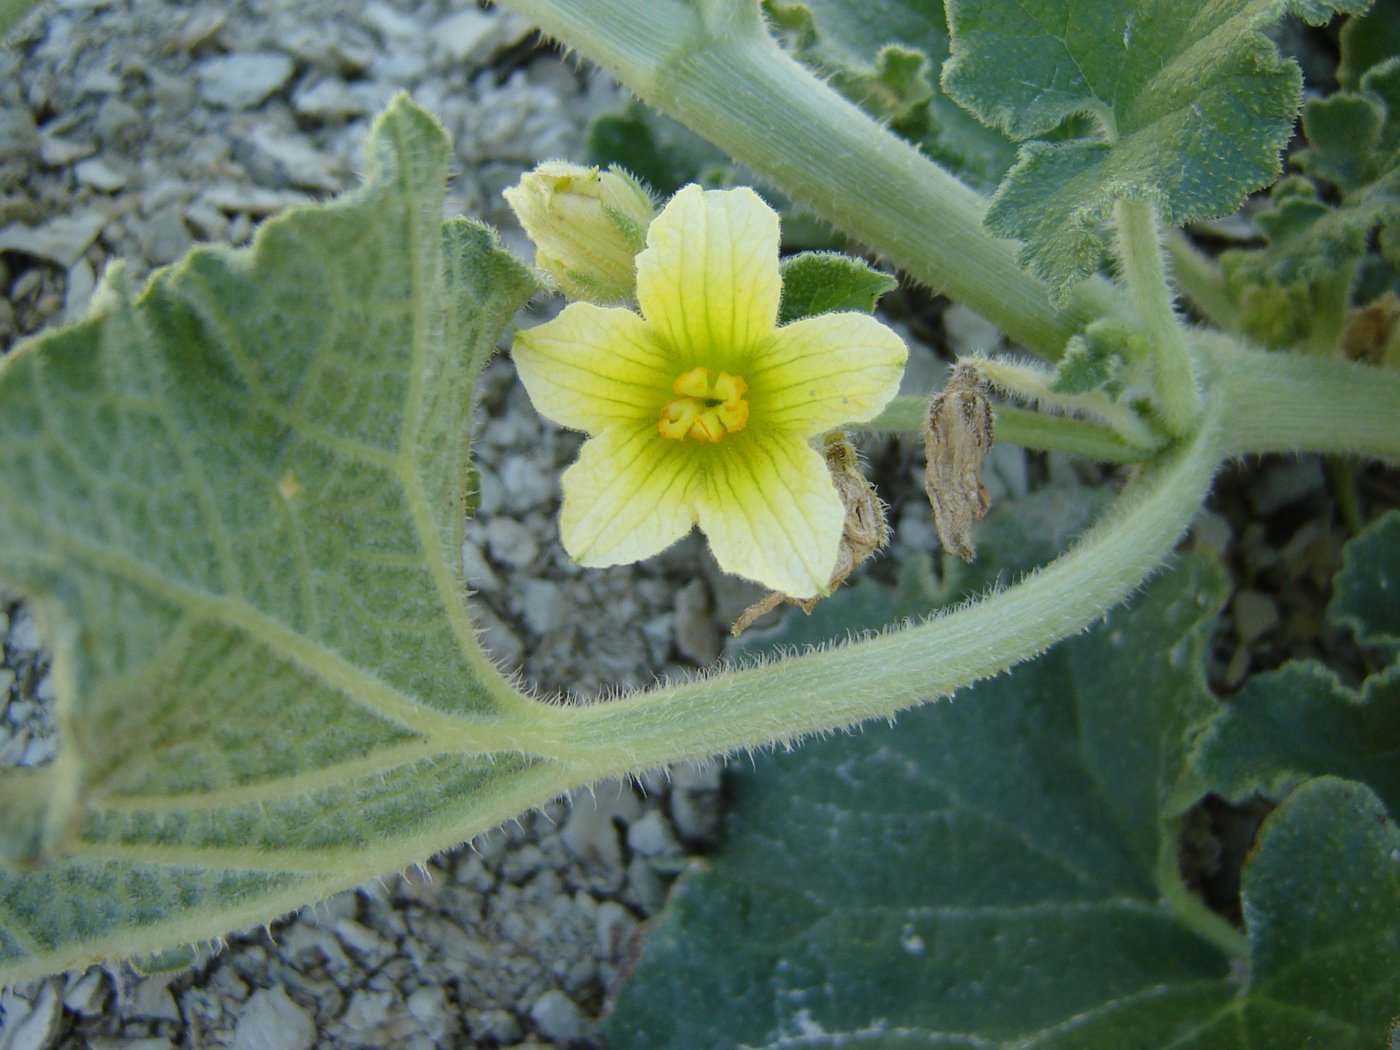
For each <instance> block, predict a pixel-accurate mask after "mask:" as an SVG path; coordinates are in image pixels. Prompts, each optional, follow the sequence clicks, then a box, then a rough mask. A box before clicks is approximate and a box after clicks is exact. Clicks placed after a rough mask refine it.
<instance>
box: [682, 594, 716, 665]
mask: <svg viewBox="0 0 1400 1050" xmlns="http://www.w3.org/2000/svg"><path fill="white" fill-rule="evenodd" d="M713 608H714V607H713V603H712V602H711V601H710V591H709V588H707V587H706V586H705V581H704V580H698V579H697V580H691V581H690V582H689V583H687V584H686V585H685V586H684V587H682V588H681V589H680V590H678V591H677V592H676V599H675V633H676V650H677V651H678V652H679V653H680V654H681V655H682V656H684V657H685V658H686V659H687V660H693V661H695V662H696V663H697V664H701V665H704V664H709V663H713V662H714V661H715V660H716V659H718V658H719V654H720V652H721V651H722V649H723V642H722V641H721V639H720V633H719V628H718V627H717V626H716V624H715V618H714V615H713Z"/></svg>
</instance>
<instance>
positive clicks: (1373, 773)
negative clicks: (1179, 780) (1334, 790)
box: [1191, 661, 1400, 814]
mask: <svg viewBox="0 0 1400 1050" xmlns="http://www.w3.org/2000/svg"><path fill="white" fill-rule="evenodd" d="M1191 764H1192V765H1193V766H1194V767H1195V768H1196V769H1197V770H1198V771H1199V772H1200V773H1201V774H1202V776H1204V777H1205V783H1206V787H1207V789H1208V790H1210V791H1214V792H1215V793H1216V794H1218V795H1222V796H1224V797H1225V798H1228V799H1233V800H1240V799H1244V798H1246V797H1248V796H1249V795H1252V794H1256V793H1257V794H1262V795H1266V796H1268V797H1269V798H1273V799H1281V798H1284V797H1286V796H1287V795H1288V793H1289V792H1290V791H1292V790H1293V789H1294V788H1295V787H1296V786H1297V785H1298V784H1300V783H1302V782H1303V781H1304V780H1307V779H1309V778H1311V777H1318V776H1326V775H1333V776H1339V777H1346V778H1347V779H1349V780H1357V781H1360V782H1362V783H1364V784H1366V785H1368V786H1369V787H1370V788H1371V789H1372V790H1373V791H1375V792H1376V794H1377V795H1379V796H1380V797H1381V799H1382V800H1383V801H1384V802H1385V804H1386V805H1387V806H1389V807H1390V811H1391V813H1394V814H1400V666H1396V667H1391V668H1390V669H1388V670H1387V671H1384V672H1382V673H1380V674H1376V675H1372V676H1371V677H1370V678H1368V679H1367V680H1366V682H1365V684H1364V685H1363V686H1362V688H1361V690H1360V692H1357V691H1355V690H1352V689H1348V688H1347V687H1346V686H1345V685H1343V684H1342V683H1341V682H1340V681H1338V679H1337V676H1336V675H1335V674H1333V673H1332V672H1331V671H1330V670H1328V669H1327V668H1325V667H1323V666H1321V665H1320V664H1316V663H1311V662H1302V661H1299V662H1294V663H1289V664H1285V665H1284V666H1283V667H1281V668H1279V669H1278V670H1277V671H1272V672H1269V673H1267V674H1260V675H1255V676H1254V677H1253V678H1251V679H1250V680H1249V681H1248V682H1246V683H1245V686H1244V688H1243V689H1241V690H1240V692H1239V693H1238V694H1237V695H1236V696H1235V697H1234V698H1233V699H1232V700H1231V701H1230V702H1229V703H1228V704H1226V705H1224V707H1223V709H1222V710H1221V711H1220V713H1219V714H1218V715H1217V716H1216V717H1215V718H1214V719H1213V720H1212V721H1211V723H1210V724H1209V726H1208V727H1207V728H1206V729H1205V731H1204V732H1203V733H1202V734H1201V737H1200V740H1199V742H1198V743H1197V745H1196V750H1195V753H1194V754H1193V755H1192V756H1191Z"/></svg>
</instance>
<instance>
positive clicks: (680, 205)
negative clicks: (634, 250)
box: [637, 185, 783, 373]
mask: <svg viewBox="0 0 1400 1050" xmlns="http://www.w3.org/2000/svg"><path fill="white" fill-rule="evenodd" d="M782 293H783V282H782V278H781V277H780V276H779V274H778V216H777V213H776V212H774V211H773V209H772V208H770V207H768V205H766V204H764V203H763V201H762V200H761V199H760V198H759V196H758V194H756V193H754V192H753V190H749V189H738V190H701V189H700V187H699V186H695V185H690V186H686V187H685V188H684V189H682V190H681V191H680V192H678V193H677V194H676V195H675V196H674V197H672V198H671V202H670V203H669V204H667V205H666V207H665V208H664V209H662V211H661V214H660V215H658V216H657V217H656V218H655V219H654V220H652V224H651V227H650V228H649V229H648V230H647V247H646V249H645V250H644V251H643V252H642V253H641V254H639V255H638V256H637V302H638V303H639V304H640V306H641V308H642V315H643V316H644V317H645V318H646V319H647V321H648V323H649V324H651V325H652V327H653V328H655V330H656V332H657V335H658V336H659V337H660V339H661V340H662V341H663V342H664V343H665V344H666V345H667V346H668V347H669V348H671V349H674V350H675V351H676V352H677V353H678V354H680V355H681V357H682V358H683V359H685V361H686V362H687V364H704V365H705V366H706V367H708V368H713V369H716V370H721V369H722V370H724V371H726V372H736V373H737V372H739V371H740V368H741V366H742V365H744V364H746V363H747V361H748V359H749V354H750V352H751V351H752V350H753V349H754V348H755V347H756V346H758V345H759V344H760V341H761V340H763V339H765V338H766V337H767V336H768V335H769V334H771V332H772V331H773V327H774V326H775V325H776V324H777V320H778V300H779V298H781V296H782ZM692 358H693V360H692Z"/></svg>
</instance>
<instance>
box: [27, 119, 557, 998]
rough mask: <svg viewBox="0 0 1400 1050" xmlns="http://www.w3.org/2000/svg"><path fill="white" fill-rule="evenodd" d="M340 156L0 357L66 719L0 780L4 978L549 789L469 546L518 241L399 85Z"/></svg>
mask: <svg viewBox="0 0 1400 1050" xmlns="http://www.w3.org/2000/svg"><path fill="white" fill-rule="evenodd" d="M365 155H366V158H367V162H366V172H365V179H364V186H363V188H362V189H360V190H359V191H358V192H356V193H354V194H352V195H350V196H348V197H346V198H344V199H342V200H339V201H335V202H332V203H330V204H327V205H324V206H318V207H307V208H302V209H298V210H295V211H293V212H289V213H288V214H286V215H285V216H283V217H280V218H278V219H275V220H273V221H270V222H268V223H267V224H265V225H264V226H263V228H262V229H261V230H260V231H259V234H258V237H257V239H256V241H255V243H254V245H253V247H252V248H251V249H247V250H240V251H233V250H229V249H225V248H217V247H206V248H200V249H198V250H196V251H195V252H193V253H191V254H190V255H189V256H188V257H186V259H185V260H184V261H182V262H181V263H180V264H178V265H177V266H175V267H173V268H171V269H168V270H164V271H161V272H159V273H157V274H156V275H155V276H154V277H153V278H152V279H151V282H150V284H149V285H148V286H147V288H146V289H145V290H144V292H142V293H141V294H140V295H139V296H137V297H135V298H133V297H132V295H131V293H130V292H129V290H128V287H127V282H126V279H125V277H124V275H123V273H122V271H121V269H120V268H119V267H115V268H113V269H112V270H111V271H109V274H108V277H107V279H106V281H105V282H104V284H103V286H102V288H101V289H100V290H99V292H98V294H97V296H96V297H95V300H94V307H93V312H92V314H91V315H90V316H89V317H88V318H86V319H84V320H82V321H80V322H79V323H77V324H75V325H72V326H70V327H68V328H65V329H61V330H58V331H56V332H52V333H50V334H47V335H44V336H42V337H40V338H39V339H37V340H35V341H33V342H31V343H29V344H28V345H26V346H24V347H22V348H20V349H19V350H17V351H16V352H15V353H14V354H12V355H11V356H10V357H8V358H6V359H5V360H4V361H3V362H0V419H3V420H4V421H5V424H4V426H5V434H4V440H3V441H0V576H3V577H4V578H5V579H6V580H8V581H10V582H12V583H15V584H18V585H20V586H21V587H22V588H23V589H24V590H26V591H27V592H29V593H30V594H32V595H34V596H35V597H36V600H38V601H39V603H40V607H41V611H42V612H43V613H44V615H45V622H46V623H47V625H48V627H49V637H50V639H51V640H52V643H53V646H54V650H55V662H54V678H55V681H56V683H57V687H58V688H57V697H56V705H57V721H58V724H59V727H60V729H61V732H62V742H61V751H60V754H59V756H58V758H57V760H56V761H55V762H54V763H53V764H52V765H50V766H48V767H46V768H43V769H38V770H16V771H7V772H6V773H5V775H4V777H3V778H0V795H2V796H3V797H4V798H5V799H6V800H7V801H10V800H13V799H15V798H16V797H18V798H20V799H24V800H25V801H26V805H25V807H24V808H22V809H20V808H15V807H11V806H9V805H7V806H6V807H5V809H4V815H3V819H0V856H3V857H4V858H6V859H8V860H9V861H10V862H11V866H10V867H8V868H0V981H8V980H10V979H12V978H14V977H16V976H17V975H24V974H34V973H40V972H45V971H52V970H57V969H62V968H64V967H67V966H71V965H75V964H79V963H85V962H88V961H91V960H94V959H97V958H101V957H103V956H107V955H117V954H123V955H125V954H130V953H134V952H156V951H161V950H164V949H167V948H169V947H171V946H173V945H178V944H180V943H181V942H191V941H195V940H198V939H202V938H208V937H213V936H217V935H219V934H222V933H224V932H226V931H227V930H229V929H231V928H235V927H239V926H243V925H247V924H249V923H253V922H264V921H268V920H270V919H272V918H274V917H275V916H276V915H277V914H278V913H279V912H280V911H283V910H286V909H289V908H291V907H294V906H296V905H298V904H300V903H303V902H305V901H308V900H313V899H316V898H317V897H319V896H323V895H325V894H327V893H329V892H331V891H333V890H335V889H337V888H341V887H345V886H349V885H355V884H357V883H358V882H361V881H364V880H365V879H367V878H369V877H371V876H373V875H374V874H376V873H377V872H381V873H382V872H383V871H384V870H385V869H386V868H392V867H394V866H396V865H398V864H400V863H402V861H403V858H404V857H405V856H411V855H413V854H414V853H417V854H418V855H420V856H422V855H426V854H428V853H429V852H432V851H433V850H436V849H440V848H442V847H444V846H446V845H449V844H451V843H452V842H454V841H460V840H461V839H462V838H463V837H464V836H469V835H471V834H474V833H475V832H477V831H480V830H483V829H485V828H487V827H489V826H491V825H492V824H494V823H496V822H498V821H499V820H501V819H504V818H505V817H508V816H511V815H513V814H514V813H515V812H518V811H519V809H521V808H524V807H526V806H528V805H530V804H533V803H535V802H538V801H540V800H541V799H543V798H545V797H547V796H548V795H549V794H551V793H552V792H553V791H555V790H557V789H558V787H559V786H562V785H557V784H556V785H554V786H552V787H545V786H543V785H544V783H545V781H546V780H547V779H548V774H549V770H548V768H547V767H548V763H544V762H542V761H540V760H536V759H529V758H525V757H521V756H520V753H519V749H518V747H516V746H505V745H503V743H502V739H501V734H502V732H503V730H504V729H505V727H507V726H509V725H510V724H511V722H512V720H513V719H520V718H523V717H525V713H526V712H528V711H529V710H531V709H532V708H533V707H534V706H535V705H533V704H532V703H531V702H530V701H527V700H526V699H524V698H523V697H521V696H520V695H519V694H517V693H516V692H515V691H514V690H512V689H510V688H509V687H508V686H507V685H506V684H505V682H504V681H503V680H502V679H501V677H500V676H499V675H498V674H497V673H496V672H495V669H494V668H493V667H492V665H491V664H490V662H489V660H488V658H487V657H486V656H485V654H484V653H483V651H482V650H481V648H480V646H479V645H478V643H477V640H476V635H475V630H474V628H473V625H472V623H471V620H470V619H469V617H468V614H467V610H466V607H465V604H464V602H463V598H464V594H465V584H464V581H463V578H462V573H461V569H460V558H461V555H460V550H461V531H462V524H463V516H464V514H463V507H464V501H465V498H466V491H465V482H466V479H467V477H468V463H467V434H468V427H469V423H470V420H469V414H470V413H469V406H470V397H471V382H472V378H473V377H474V375H475V373H476V371H477V370H478V369H479V368H480V366H481V364H482V363H483V362H484V361H485V359H486V358H487V356H489V354H490V353H491V351H492V348H493V346H494V343H495V340H496V337H497V335H498V333H499V332H500V330H501V328H502V327H503V326H504V325H505V323H506V321H507V320H508V319H509V317H510V316H511V314H512V313H513V312H514V310H515V309H516V308H517V307H518V306H519V305H520V304H521V303H522V302H523V301H524V300H525V299H526V298H528V296H529V295H530V294H531V292H532V290H533V288H534V284H533V280H532V279H531V278H530V276H529V274H528V272H527V270H526V269H525V268H524V267H523V266H522V265H521V264H519V263H518V262H516V261H515V260H514V259H513V258H512V257H510V256H509V255H507V254H506V253H504V252H503V251H501V250H500V249H499V248H497V247H496V245H495V242H494V238H493V237H492V235H491V234H490V233H489V231H487V230H486V229H484V228H483V227H481V226H479V225H476V224H474V223H469V222H466V221H464V220H452V221H449V222H447V223H445V224H444V223H443V221H442V218H441V216H442V203H443V195H444V190H445V185H446V178H447V168H448V161H449V157H450V150H449V145H448V142H447V138H446V135H445V134H444V133H443V131H442V129H441V128H440V127H439V126H438V125H437V123H436V122H435V121H434V120H433V119H432V118H431V117H429V116H427V114H425V113H424V112H423V111H422V110H420V109H417V108H416V107H415V106H414V105H413V104H412V103H411V102H409V101H408V100H407V98H406V97H401V98H399V99H397V100H396V101H395V102H394V103H393V104H392V105H391V106H390V108H389V109H388V111H387V112H386V113H385V114H384V115H383V116H382V117H381V118H380V120H379V121H378V122H377V123H376V124H375V126H374V129H373V131H372V132H371V135H370V138H369V141H368V143H367V146H366V151H365Z"/></svg>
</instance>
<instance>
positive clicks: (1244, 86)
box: [943, 0, 1367, 297]
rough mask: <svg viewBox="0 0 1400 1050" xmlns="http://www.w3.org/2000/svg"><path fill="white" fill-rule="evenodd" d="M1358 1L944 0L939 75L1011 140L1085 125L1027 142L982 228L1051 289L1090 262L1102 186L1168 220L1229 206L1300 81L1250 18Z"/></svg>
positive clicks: (1258, 182)
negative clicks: (1060, 138) (1017, 252)
mask: <svg viewBox="0 0 1400 1050" xmlns="http://www.w3.org/2000/svg"><path fill="white" fill-rule="evenodd" d="M1366 6H1367V0H1335V2H1330V0H1217V2H1214V3H1209V4H1183V3H1176V2H1174V0H1125V2H1121V3H1112V4H1069V3H1067V2H1066V0H949V2H948V15H949V25H950V27H951V30H952V52H953V57H952V59H951V60H950V61H949V62H948V63H947V64H946V65H945V66H944V68H943V87H944V89H945V90H946V91H947V92H948V94H950V95H951V96H952V97H953V98H955V99H957V100H958V101H959V102H961V103H962V104H963V105H965V106H967V107H968V109H969V110H971V111H972V112H973V113H974V114H976V115H977V116H978V117H980V118H981V119H982V120H984V121H986V122H987V123H989V124H992V125H994V126H996V127H998V128H1000V129H1002V130H1003V131H1005V132H1006V134H1007V135H1009V136H1010V137H1011V138H1013V139H1016V140H1018V141H1019V140H1026V139H1030V138H1032V137H1034V136H1044V135H1046V134H1047V133H1048V132H1050V131H1051V130H1052V129H1054V128H1055V127H1057V126H1058V125H1059V124H1061V123H1062V122H1063V121H1064V120H1065V119H1066V118H1068V117H1070V116H1072V115H1076V114H1085V115H1088V116H1090V117H1092V118H1093V119H1094V121H1095V122H1096V124H1097V130H1098V136H1097V137H1096V138H1093V139H1084V140H1079V141H1075V142H1065V143H1047V142H1042V141H1032V142H1029V143H1028V144H1027V145H1025V146H1024V147H1023V148H1022V150H1021V152H1020V155H1019V157H1018V159H1017V162H1016V165H1015V167H1013V168H1012V169H1011V171H1010V172H1009V173H1008V174H1007V176H1006V179H1005V180H1004V181H1003V182H1002V184H1001V187H1000V189H999V190H998V191H997V194H996V197H995V198H994V199H993V202H992V207H991V210H990V211H989V212H988V215H987V228H988V229H989V230H991V231H992V232H993V233H996V234H999V235H1001V236H1004V237H1014V238H1017V239H1019V240H1021V241H1023V242H1024V243H1023V245H1022V249H1021V260H1022V263H1023V265H1025V266H1027V267H1028V268H1029V269H1030V270H1031V271H1032V272H1033V273H1035V274H1037V275H1038V276H1040V277H1041V278H1043V279H1044V280H1045V281H1047V282H1048V283H1049V284H1050V286H1051V289H1052V291H1053V292H1054V294H1055V295H1056V296H1058V297H1063V296H1065V295H1067V293H1068V288H1069V287H1070V286H1071V285H1072V284H1074V283H1075V282H1077V281H1080V280H1082V279H1083V278H1085V277H1087V276H1088V275H1090V274H1092V273H1094V272H1095V271H1096V270H1097V268H1098V265H1099V262H1100V260H1101V258H1102V256H1103V251H1104V248H1105V246H1106V245H1107V241H1108V234H1107V232H1106V229H1105V224H1106V222H1107V220H1108V218H1109V216H1110V214H1111V211H1112V206H1113V202H1114V201H1115V200H1117V199H1126V200H1144V201H1150V202H1151V203H1152V204H1153V205H1155V207H1156V208H1157V210H1158V212H1159V214H1160V215H1161V217H1162V218H1163V220H1164V221H1166V222H1167V223H1168V224H1170V225H1183V224H1185V223H1187V222H1191V221H1193V220H1195V219H1202V218H1207V217H1212V216H1218V215H1223V214H1226V213H1228V212H1230V211H1233V210H1234V209H1235V208H1237V207H1239V205H1240V204H1241V203H1242V202H1243V201H1244V199H1245V197H1246V196H1248V194H1250V193H1251V192H1253V191H1254V190H1257V189H1260V188H1261V187H1264V186H1267V185H1268V184H1269V183H1270V182H1272V181H1273V180H1274V178H1275V177H1276V176H1277V175H1278V172H1279V151H1280V150H1281V149H1282V148H1283V147H1284V145H1285V144H1286V143H1287V142H1288V139H1289V136H1290V135H1291V133H1292V127H1293V120H1294V117H1295V115H1296V114H1297V110H1298V104H1299V100H1300V95H1301V89H1302V83H1301V76H1300V74H1299V72H1298V69H1297V66H1296V65H1295V64H1294V63H1293V62H1292V61H1288V60H1285V59H1283V58H1281V57H1280V56H1279V54H1278V51H1277V49H1276V48H1275V46H1274V45H1273V44H1272V43H1271V42H1270V41H1269V40H1268V38H1267V37H1265V36H1264V34H1263V32H1262V30H1263V29H1264V28H1266V27H1267V26H1268V25H1270V24H1271V23H1273V22H1275V21H1277V20H1278V19H1279V18H1281V17H1282V16H1283V15H1284V14H1286V13H1289V12H1292V13H1295V14H1298V15H1300V16H1302V17H1303V18H1305V19H1307V20H1309V21H1311V22H1314V23H1319V22H1323V21H1326V19H1327V18H1328V17H1329V15H1330V13H1331V12H1333V11H1350V12H1357V11H1361V10H1364V9H1365V7H1366Z"/></svg>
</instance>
